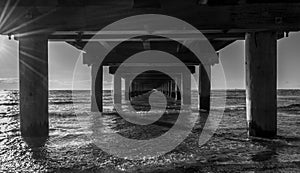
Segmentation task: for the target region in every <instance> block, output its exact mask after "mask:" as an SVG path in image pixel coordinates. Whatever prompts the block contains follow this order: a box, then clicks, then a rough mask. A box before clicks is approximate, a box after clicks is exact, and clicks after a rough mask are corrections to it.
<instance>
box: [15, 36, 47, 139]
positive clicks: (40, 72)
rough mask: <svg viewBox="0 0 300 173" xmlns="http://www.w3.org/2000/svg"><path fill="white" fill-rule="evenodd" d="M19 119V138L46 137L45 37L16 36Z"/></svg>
mask: <svg viewBox="0 0 300 173" xmlns="http://www.w3.org/2000/svg"><path fill="white" fill-rule="evenodd" d="M19 78H20V79H19V80H20V104H19V105H20V119H21V120H20V121H21V134H22V136H23V137H47V136H48V135H49V120H48V36H47V35H31V36H27V37H21V38H19Z"/></svg>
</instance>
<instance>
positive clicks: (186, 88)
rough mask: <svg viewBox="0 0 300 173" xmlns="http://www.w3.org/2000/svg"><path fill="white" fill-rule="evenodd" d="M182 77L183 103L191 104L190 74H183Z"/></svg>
mask: <svg viewBox="0 0 300 173" xmlns="http://www.w3.org/2000/svg"><path fill="white" fill-rule="evenodd" d="M182 79H183V80H182V90H183V104H184V105H191V101H192V98H191V74H189V73H187V74H183V78H182Z"/></svg>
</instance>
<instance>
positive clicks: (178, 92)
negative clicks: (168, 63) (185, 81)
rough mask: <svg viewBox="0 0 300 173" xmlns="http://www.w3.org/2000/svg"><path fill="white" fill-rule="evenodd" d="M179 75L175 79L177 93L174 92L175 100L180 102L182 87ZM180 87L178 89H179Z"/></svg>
mask: <svg viewBox="0 0 300 173" xmlns="http://www.w3.org/2000/svg"><path fill="white" fill-rule="evenodd" d="M181 83H182V82H181V75H180V76H179V77H178V78H177V85H178V87H176V88H177V91H176V99H177V100H181V92H182V85H181ZM179 86H180V87H179Z"/></svg>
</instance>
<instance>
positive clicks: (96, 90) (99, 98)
mask: <svg viewBox="0 0 300 173" xmlns="http://www.w3.org/2000/svg"><path fill="white" fill-rule="evenodd" d="M91 77H92V89H91V91H92V95H91V111H92V112H98V111H99V112H103V66H100V67H97V66H96V65H92V67H91ZM96 78H97V82H96ZM97 102H98V104H97ZM98 105H99V106H98Z"/></svg>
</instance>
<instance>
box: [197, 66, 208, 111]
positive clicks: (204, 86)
mask: <svg viewBox="0 0 300 173" xmlns="http://www.w3.org/2000/svg"><path fill="white" fill-rule="evenodd" d="M210 77H211V66H210V65H200V66H199V85H198V86H199V104H200V105H199V108H200V110H204V111H207V112H209V110H210V90H211V82H210Z"/></svg>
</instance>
